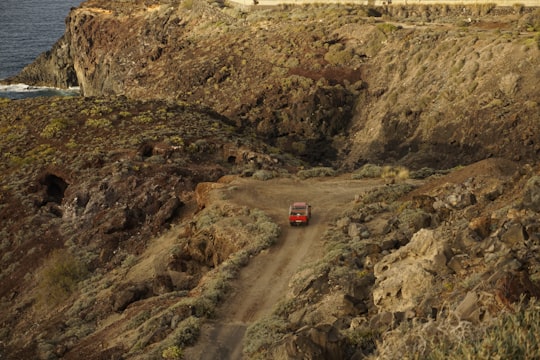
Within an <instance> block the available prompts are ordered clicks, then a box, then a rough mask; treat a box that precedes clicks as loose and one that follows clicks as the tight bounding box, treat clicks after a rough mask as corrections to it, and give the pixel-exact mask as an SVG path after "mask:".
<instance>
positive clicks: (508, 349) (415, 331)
mask: <svg viewBox="0 0 540 360" xmlns="http://www.w3.org/2000/svg"><path fill="white" fill-rule="evenodd" d="M539 324H540V304H539V303H538V301H536V300H532V301H531V302H530V303H529V304H525V303H522V304H519V305H517V307H516V310H515V311H513V312H504V313H501V314H500V316H499V317H498V318H496V319H493V320H492V321H487V322H485V323H483V324H480V325H473V324H471V323H470V322H467V321H460V320H458V319H457V318H456V317H455V316H454V315H453V314H451V313H450V314H448V315H447V316H446V317H442V318H439V319H437V320H431V321H429V322H427V323H421V322H417V323H412V324H411V323H404V324H402V325H401V326H400V327H398V328H397V329H396V330H394V331H391V332H388V333H387V334H385V335H384V336H383V339H382V340H381V341H380V342H379V343H378V344H377V349H378V350H377V353H376V355H373V356H371V357H369V359H433V360H443V359H445V360H446V359H453V360H454V359H455V360H458V359H459V360H461V359H478V360H488V359H494V358H496V359H536V358H537V357H538V354H539V353H540V329H539Z"/></svg>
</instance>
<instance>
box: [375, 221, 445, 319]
mask: <svg viewBox="0 0 540 360" xmlns="http://www.w3.org/2000/svg"><path fill="white" fill-rule="evenodd" d="M450 258H451V254H450V246H449V244H448V239H444V238H442V237H441V235H440V234H437V233H436V232H434V231H433V230H427V229H422V230H420V231H418V232H417V233H415V234H414V236H413V237H412V239H411V241H410V242H409V243H408V244H407V245H405V246H403V247H402V248H400V249H398V250H397V251H395V252H394V253H392V254H390V255H387V256H385V257H384V258H382V259H381V261H379V262H378V263H377V264H376V265H375V268H374V274H375V278H376V283H375V286H374V287H373V302H374V303H375V305H376V306H377V307H378V309H379V311H387V312H390V313H395V312H400V311H402V312H405V311H410V310H413V309H415V308H416V307H417V306H418V305H419V301H422V300H423V298H422V297H419V296H418V294H427V293H428V292H429V290H430V289H431V288H432V287H433V285H434V282H435V281H436V279H437V278H438V277H440V276H443V275H445V274H447V273H448V272H449V271H450V270H449V269H448V267H447V263H448V260H449V259H450Z"/></svg>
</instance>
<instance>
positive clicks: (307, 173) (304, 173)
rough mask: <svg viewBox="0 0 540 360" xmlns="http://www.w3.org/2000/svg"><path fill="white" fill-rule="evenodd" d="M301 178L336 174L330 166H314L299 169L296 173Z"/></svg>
mask: <svg viewBox="0 0 540 360" xmlns="http://www.w3.org/2000/svg"><path fill="white" fill-rule="evenodd" d="M296 175H297V176H298V177H299V178H301V179H307V178H312V177H323V176H336V171H335V170H334V169H332V168H330V167H315V168H312V169H307V170H300V171H299V172H298V173H297V174H296Z"/></svg>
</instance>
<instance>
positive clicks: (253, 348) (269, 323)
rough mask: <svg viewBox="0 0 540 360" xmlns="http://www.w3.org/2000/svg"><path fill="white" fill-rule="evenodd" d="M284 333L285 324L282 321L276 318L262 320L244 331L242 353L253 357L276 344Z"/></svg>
mask: <svg viewBox="0 0 540 360" xmlns="http://www.w3.org/2000/svg"><path fill="white" fill-rule="evenodd" d="M286 331H287V323H286V322H285V321H284V320H283V319H281V318H279V317H277V316H269V317H267V318H265V319H262V320H261V321H258V322H256V323H254V324H253V325H251V326H250V327H248V329H247V330H246V337H245V344H244V352H245V353H246V354H248V355H253V354H255V353H257V352H259V351H260V350H263V349H265V348H267V347H268V346H269V345H272V344H275V343H276V342H278V341H279V340H280V339H281V337H282V336H283V334H284V333H285V332H286Z"/></svg>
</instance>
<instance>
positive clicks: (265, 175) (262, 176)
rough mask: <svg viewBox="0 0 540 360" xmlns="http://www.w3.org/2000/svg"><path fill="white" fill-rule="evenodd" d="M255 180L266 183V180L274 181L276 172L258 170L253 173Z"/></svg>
mask: <svg viewBox="0 0 540 360" xmlns="http://www.w3.org/2000/svg"><path fill="white" fill-rule="evenodd" d="M252 177H253V178H254V179H256V180H262V181H266V180H270V179H273V178H274V177H275V176H274V172H273V171H269V170H257V171H255V172H254V173H253V176H252Z"/></svg>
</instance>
